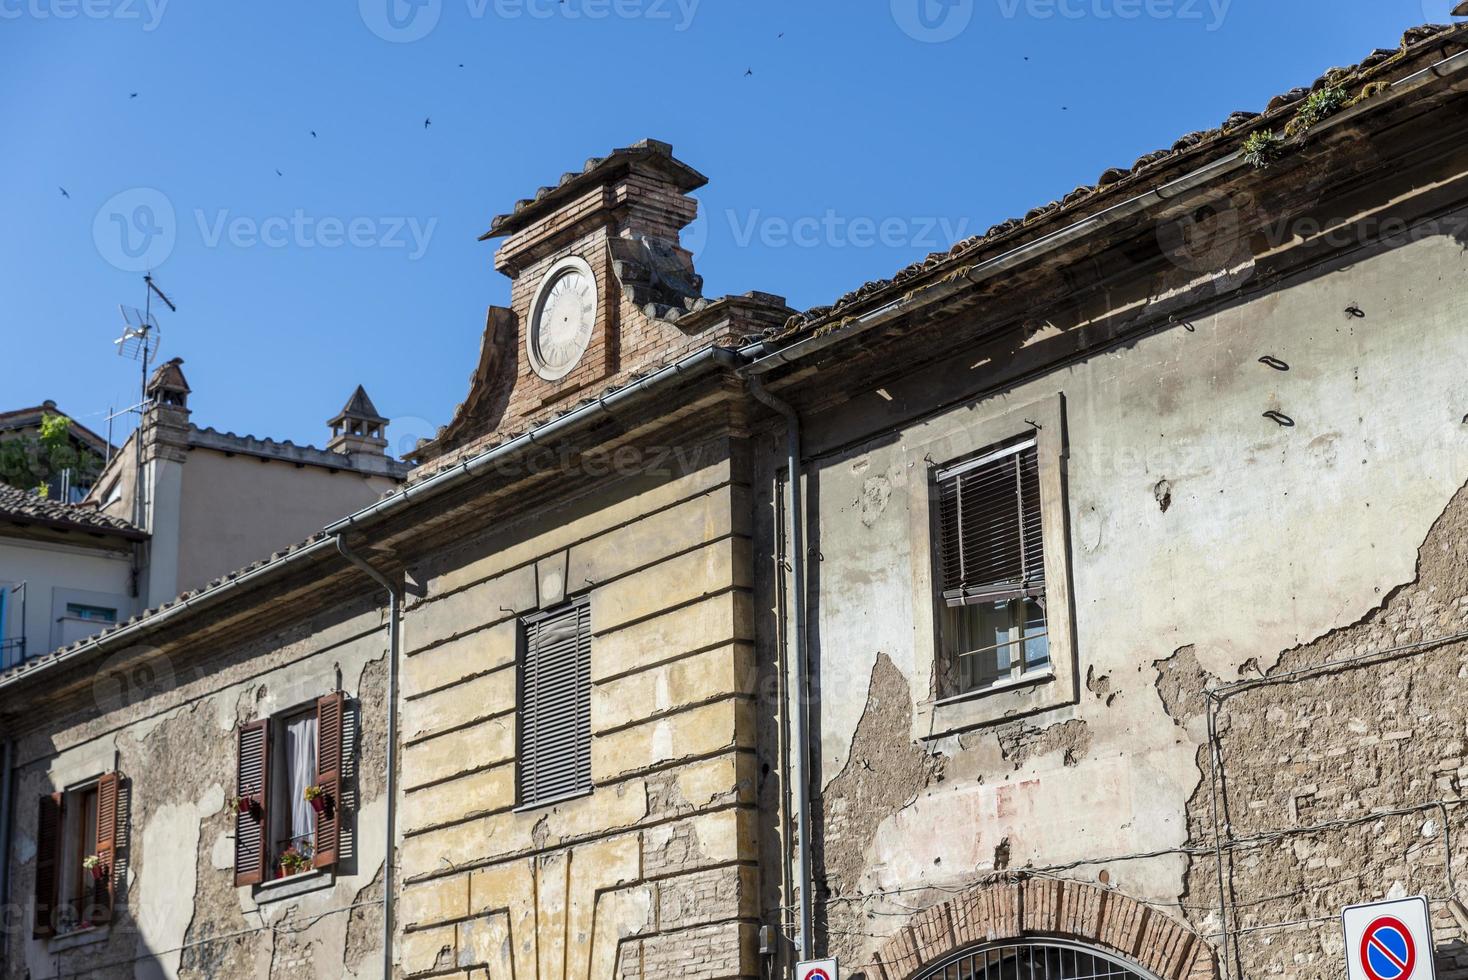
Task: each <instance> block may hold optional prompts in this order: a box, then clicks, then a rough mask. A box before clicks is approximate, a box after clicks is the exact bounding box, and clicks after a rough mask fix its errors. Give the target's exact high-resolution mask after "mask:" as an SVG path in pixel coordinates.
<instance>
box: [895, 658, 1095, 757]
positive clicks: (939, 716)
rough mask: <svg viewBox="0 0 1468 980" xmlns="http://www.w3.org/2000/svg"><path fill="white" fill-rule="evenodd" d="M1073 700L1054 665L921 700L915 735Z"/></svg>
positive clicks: (929, 735) (948, 731)
mask: <svg viewBox="0 0 1468 980" xmlns="http://www.w3.org/2000/svg"><path fill="white" fill-rule="evenodd" d="M1069 700H1070V698H1069V696H1068V694H1067V688H1066V682H1065V677H1064V675H1062V674H1061V673H1060V672H1059V671H1058V670H1056V668H1055V667H1054V665H1053V664H1052V665H1051V667H1050V668H1048V669H1045V670H1036V671H1031V672H1030V673H1028V674H1022V675H1020V676H1019V677H1015V678H1011V679H1007V680H1004V681H1000V682H998V683H996V684H991V685H990V686H988V687H985V688H980V689H979V690H977V691H969V692H967V693H965V694H956V695H953V696H951V697H947V698H944V699H942V700H941V701H924V702H920V703H919V704H918V705H917V706H916V708H917V710H916V711H914V712H913V719H912V722H913V723H912V737H913V739H914V740H915V741H920V742H926V741H931V740H933V739H938V738H946V737H948V736H950V735H956V734H958V733H960V732H964V731H969V730H972V729H975V728H982V727H984V726H986V725H997V724H1001V723H1003V722H1006V721H1011V720H1013V719H1015V718H1019V717H1022V716H1024V715H1031V714H1034V713H1036V712H1038V711H1045V710H1047V709H1049V708H1058V707H1060V706H1061V705H1063V704H1066V703H1068V701H1069Z"/></svg>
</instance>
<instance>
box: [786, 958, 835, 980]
mask: <svg viewBox="0 0 1468 980" xmlns="http://www.w3.org/2000/svg"><path fill="white" fill-rule="evenodd" d="M795 980H841V976H840V971H839V970H838V969H837V967H836V961H835V960H834V959H831V960H806V961H805V962H804V963H797V964H795Z"/></svg>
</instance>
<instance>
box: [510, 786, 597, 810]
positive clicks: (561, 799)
mask: <svg viewBox="0 0 1468 980" xmlns="http://www.w3.org/2000/svg"><path fill="white" fill-rule="evenodd" d="M595 791H596V787H595V786H589V787H587V788H586V789H578V790H575V791H574V792H570V793H563V794H561V795H560V796H552V797H551V798H550V799H548V800H536V801H535V802H534V803H521V804H520V805H519V806H517V807H515V809H514V810H513V811H512V812H514V813H525V812H527V811H530V810H544V809H545V808H546V807H548V806H555V805H557V804H559V803H565V802H567V801H569V800H579V799H581V797H583V796H590V795H591V794H592V793H594V792H595Z"/></svg>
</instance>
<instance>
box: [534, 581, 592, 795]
mask: <svg viewBox="0 0 1468 980" xmlns="http://www.w3.org/2000/svg"><path fill="white" fill-rule="evenodd" d="M583 610H584V611H585V613H586V618H587V626H586V644H587V660H588V666H587V670H586V686H585V692H584V697H585V699H586V708H585V710H586V719H587V731H586V744H585V746H584V748H583V749H582V751H584V752H585V754H586V770H587V774H586V783H585V785H577V786H576V787H575V788H574V789H570V790H567V791H565V792H563V793H557V794H554V795H551V796H546V797H536V798H534V799H528V798H527V797H526V795H525V779H524V763H525V758H526V754H525V730H526V721H527V720H528V716H527V712H526V710H525V708H526V698H525V673H526V668H527V667H528V665H529V652H530V649H529V632H528V629H527V628H528V627H530V626H534V625H537V624H539V623H543V622H545V621H546V620H548V619H554V618H555V617H557V616H564V615H568V614H571V615H575V616H577V617H579V616H580V615H581V612H582V611H583ZM593 636H594V631H593V629H592V626H591V596H590V595H589V594H583V595H580V596H574V597H570V598H567V599H566V600H565V601H564V602H560V603H557V604H556V605H554V606H550V607H548V608H544V609H540V610H538V611H535V612H531V613H528V614H526V615H523V616H521V617H519V619H518V620H517V626H516V640H515V643H516V658H515V661H516V663H515V807H514V809H515V812H517V813H519V812H524V811H528V810H539V809H543V808H545V807H549V806H554V805H556V804H558V803H564V802H566V801H567V800H574V799H579V798H581V797H584V796H589V795H591V794H592V793H593V792H595V790H596V781H595V778H594V777H593V775H592V773H591V743H592V739H593V737H594V736H593V733H592V731H591V724H590V720H591V708H592V699H593V697H594V692H595V687H596V683H595V681H594V680H593V675H594V672H593V671H592V670H591V668H590V664H589V661H590V657H591V646H592V638H593Z"/></svg>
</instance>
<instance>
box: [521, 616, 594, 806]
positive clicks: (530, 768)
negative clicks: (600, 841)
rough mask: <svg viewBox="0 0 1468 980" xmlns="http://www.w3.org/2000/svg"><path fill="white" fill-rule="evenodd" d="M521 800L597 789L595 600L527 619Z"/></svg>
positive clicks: (536, 800)
mask: <svg viewBox="0 0 1468 980" xmlns="http://www.w3.org/2000/svg"><path fill="white" fill-rule="evenodd" d="M520 627H521V631H522V642H521V650H522V651H523V655H522V657H521V659H520V752H519V760H520V805H521V806H522V807H524V806H538V805H540V804H544V803H550V802H552V801H554V800H558V799H562V798H564V797H567V796H575V795H578V794H580V793H585V792H588V791H590V789H591V605H590V603H589V602H587V601H585V600H582V601H580V602H576V603H573V604H572V605H569V606H564V607H562V608H560V609H556V610H553V611H551V612H547V613H541V614H539V615H536V616H531V617H528V618H526V619H524V620H521V624H520Z"/></svg>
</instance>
